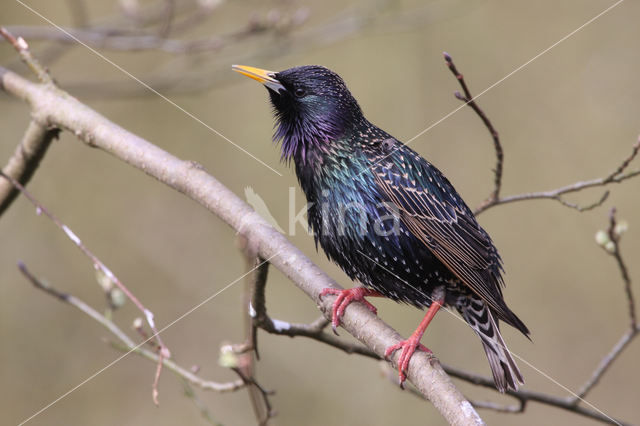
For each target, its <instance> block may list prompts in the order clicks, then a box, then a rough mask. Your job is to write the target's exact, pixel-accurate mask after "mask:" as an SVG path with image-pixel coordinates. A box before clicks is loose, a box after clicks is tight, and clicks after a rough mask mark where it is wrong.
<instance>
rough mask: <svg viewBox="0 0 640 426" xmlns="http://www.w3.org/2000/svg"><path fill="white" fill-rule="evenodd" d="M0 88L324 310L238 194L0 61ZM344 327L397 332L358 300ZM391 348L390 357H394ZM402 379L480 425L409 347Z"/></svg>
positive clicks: (378, 341)
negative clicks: (203, 214) (241, 240)
mask: <svg viewBox="0 0 640 426" xmlns="http://www.w3.org/2000/svg"><path fill="white" fill-rule="evenodd" d="M0 88H2V89H3V90H4V91H6V92H7V93H9V94H10V95H12V96H15V97H16V98H19V99H22V100H24V101H25V102H27V103H28V104H29V106H30V108H31V113H32V117H33V119H34V120H35V121H36V122H37V123H38V124H40V125H41V126H44V127H59V128H61V129H64V130H68V131H70V132H72V133H73V134H75V135H76V136H77V137H78V138H79V139H80V140H82V141H83V142H85V143H86V144H87V145H88V146H91V147H97V148H100V149H102V150H104V151H106V152H108V153H110V154H112V155H113V156H115V157H116V158H118V159H120V160H122V161H124V162H126V163H128V164H129V165H131V166H133V167H135V168H137V169H139V170H141V171H144V172H145V173H146V174H148V175H150V176H152V177H154V178H156V179H157V180H158V181H160V182H162V183H164V184H166V185H168V186H170V187H171V188H173V189H175V190H177V191H179V192H181V193H183V194H185V195H186V196H188V197H189V198H191V199H193V200H194V201H196V202H198V203H199V204H201V205H202V206H203V207H205V208H206V209H208V210H209V211H211V212H212V213H214V214H216V215H217V216H218V217H220V218H221V219H222V220H223V221H224V222H226V223H227V224H228V225H229V226H231V227H232V228H233V229H235V230H236V231H237V232H238V233H239V234H241V235H242V236H244V237H245V238H247V240H249V241H250V242H251V244H253V246H254V247H256V252H257V254H258V255H259V256H261V257H262V258H264V259H270V263H271V264H272V265H273V266H274V267H276V268H277V269H279V270H280V271H281V272H283V273H284V274H285V275H286V276H287V277H288V278H289V279H290V280H291V281H292V282H293V283H294V284H295V285H296V286H297V287H298V288H300V289H301V290H302V291H304V293H305V294H307V296H308V297H309V298H311V299H312V300H313V301H314V302H315V303H316V304H317V305H318V307H319V308H320V309H321V310H322V311H323V312H324V313H325V315H328V314H330V312H331V310H330V307H331V304H332V302H333V301H334V298H333V297H325V298H323V300H320V298H319V295H320V292H321V291H322V289H323V288H326V287H334V288H340V287H339V286H338V285H337V284H336V283H335V281H333V280H332V279H331V278H330V277H329V276H327V275H326V274H325V273H324V272H323V271H322V270H321V269H320V268H318V267H317V266H316V265H315V264H314V263H313V262H312V261H311V260H310V259H309V258H307V257H306V256H305V255H304V254H303V253H302V252H301V251H300V250H299V249H298V248H297V247H295V246H294V245H292V244H291V243H290V242H289V241H288V240H287V239H286V238H285V237H284V236H283V235H282V234H280V233H278V232H277V231H275V230H274V229H273V228H272V227H271V226H270V225H269V224H268V223H267V222H266V221H265V220H264V219H263V218H262V217H260V215H258V214H257V213H256V212H255V211H253V210H252V209H251V207H250V206H249V205H247V204H246V203H245V202H244V201H243V200H241V199H240V198H239V197H237V196H236V195H235V194H234V193H233V192H231V191H230V190H229V189H228V188H226V187H225V186H224V185H223V184H222V183H220V182H219V181H218V180H217V179H215V178H214V177H213V176H211V175H209V174H208V173H206V172H205V171H204V170H203V169H202V167H200V166H198V165H196V164H194V163H193V162H190V161H184V160H181V159H179V158H177V157H175V156H173V155H171V154H169V153H168V152H166V151H164V150H162V149H160V148H158V147H157V146H155V145H153V144H151V143H150V142H148V141H146V140H144V139H142V138H141V137H139V136H137V135H135V134H133V133H131V132H129V131H127V130H125V129H123V128H122V127H120V126H118V125H117V124H115V123H112V122H111V121H109V120H108V119H106V118H105V117H103V116H101V115H100V114H98V113H97V112H96V111H94V110H92V109H91V108H89V107H87V106H86V105H84V104H82V103H81V102H79V101H78V100H77V99H75V98H74V97H72V96H71V95H69V94H68V93H65V92H63V91H61V90H59V89H56V88H52V87H50V86H48V85H39V84H34V83H32V82H30V81H28V80H26V79H24V78H23V77H20V76H19V75H17V74H15V73H13V72H10V71H8V70H5V69H1V68H0ZM343 327H344V329H345V330H347V332H349V333H350V334H351V335H353V336H354V337H356V338H357V339H358V340H360V341H361V342H362V343H364V344H365V345H366V346H367V347H369V348H370V349H371V350H373V351H374V352H375V353H376V354H378V356H383V354H384V350H385V348H387V347H389V346H391V345H393V344H396V343H398V342H399V341H400V340H401V336H400V335H399V334H398V333H397V332H396V331H395V330H394V329H392V328H391V327H389V326H388V325H387V324H385V323H384V322H383V321H382V320H380V319H379V318H378V317H376V316H375V315H373V314H372V313H371V312H370V311H369V310H368V309H366V308H365V307H364V306H362V305H360V304H357V305H356V304H354V305H353V306H351V307H349V308H348V309H347V311H346V314H345V316H344V319H343ZM397 357H398V355H397V354H396V355H394V356H393V361H394V362H395V361H396V360H397ZM408 379H409V380H410V381H411V382H412V383H413V384H414V385H415V386H416V387H417V388H418V389H419V390H420V392H421V393H422V394H423V395H424V396H425V398H426V399H428V400H429V401H430V402H431V403H432V404H433V405H434V407H435V408H436V409H437V410H438V411H439V412H440V414H441V415H442V416H443V417H444V418H445V420H446V421H448V422H449V423H450V424H454V425H479V424H483V421H482V419H481V418H480V416H479V415H478V414H477V412H476V411H475V409H474V408H473V407H472V406H471V404H470V403H469V402H468V401H467V400H466V398H464V396H463V395H462V394H461V393H460V391H459V390H458V389H457V388H456V387H455V386H454V385H453V383H452V382H451V380H450V379H449V377H448V376H447V374H446V373H445V372H444V370H443V369H442V367H441V366H440V365H439V364H438V363H433V364H432V363H431V362H430V359H429V357H428V356H426V354H424V353H421V352H420V353H416V354H415V355H414V357H413V358H412V362H411V365H410V367H409V371H408Z"/></svg>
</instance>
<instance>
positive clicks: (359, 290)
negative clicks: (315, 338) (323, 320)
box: [320, 287, 381, 335]
mask: <svg viewBox="0 0 640 426" xmlns="http://www.w3.org/2000/svg"><path fill="white" fill-rule="evenodd" d="M328 294H330V295H332V296H338V298H337V299H336V301H335V302H333V307H332V309H331V328H332V329H333V332H334V333H335V334H336V335H338V326H340V323H341V321H342V317H343V315H344V311H345V310H346V309H347V306H349V305H350V304H351V302H362V303H364V305H365V306H366V307H367V309H369V310H370V311H371V312H373V313H374V314H377V313H378V309H377V308H376V307H375V306H373V305H372V304H371V303H369V302H368V301H367V300H366V299H365V296H381V295H380V293H378V292H377V291H375V290H369V289H366V288H364V287H356V288H350V289H347V290H338V289H336V288H325V289H324V290H322V292H321V293H320V298H321V299H322V298H323V297H324V296H326V295H328Z"/></svg>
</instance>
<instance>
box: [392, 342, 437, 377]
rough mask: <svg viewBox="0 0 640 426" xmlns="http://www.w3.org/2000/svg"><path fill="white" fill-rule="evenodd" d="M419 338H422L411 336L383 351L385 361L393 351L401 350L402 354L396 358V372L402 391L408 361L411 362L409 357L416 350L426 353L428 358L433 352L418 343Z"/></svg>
mask: <svg viewBox="0 0 640 426" xmlns="http://www.w3.org/2000/svg"><path fill="white" fill-rule="evenodd" d="M421 337H422V336H416V335H415V334H414V335H411V337H409V338H408V339H407V340H403V341H401V342H399V343H396V344H395V345H393V346H389V347H388V348H387V350H386V351H384V357H385V359H389V357H390V356H391V354H393V353H394V352H395V351H397V350H399V349H402V352H401V353H400V357H399V358H398V372H399V379H400V387H401V388H403V389H404V381H405V380H407V375H406V373H407V370H408V369H409V361H410V360H411V357H412V356H413V354H414V352H415V351H416V350H417V349H420V350H422V351H425V352H426V353H428V354H429V355H430V356H431V355H433V352H431V350H430V349H429V348H427V347H426V346H425V345H423V344H422V343H420V338H421Z"/></svg>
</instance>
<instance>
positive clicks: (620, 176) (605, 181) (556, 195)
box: [474, 137, 640, 215]
mask: <svg viewBox="0 0 640 426" xmlns="http://www.w3.org/2000/svg"><path fill="white" fill-rule="evenodd" d="M639 150H640V137H639V138H638V140H637V141H636V142H635V144H634V145H633V147H632V150H631V154H629V155H628V156H627V157H626V158H625V159H624V160H623V161H622V162H621V163H620V165H619V166H618V167H617V168H616V169H615V170H614V171H613V172H611V173H609V174H608V175H606V176H605V177H601V178H597V179H591V180H586V181H579V182H575V183H573V184H571V185H566V186H562V187H560V188H557V189H553V190H550V191H540V192H529V193H524V194H518V195H510V196H507V197H500V198H499V199H497V200H494V201H493V202H491V203H488V204H485V203H483V204H481V205H480V206H479V207H478V208H477V209H476V210H475V212H474V213H475V214H476V215H479V214H480V213H482V212H484V211H485V210H487V209H489V208H491V207H495V206H498V205H501V204H507V203H513V202H517V201H524V200H540V199H550V200H556V201H559V202H560V203H562V204H563V205H565V206H568V207H572V208H576V209H577V210H580V211H584V210H588V209H590V208H594V207H597V206H599V205H601V204H602V203H603V202H604V200H605V199H606V197H607V196H608V194H606V193H605V195H603V196H602V197H601V198H600V200H599V201H598V202H596V203H595V204H593V205H590V206H587V207H582V208H580V207H579V206H576V205H574V204H570V203H568V202H566V201H564V199H563V198H562V196H563V195H566V194H570V193H573V192H579V191H582V190H584V189H588V188H596V187H603V186H607V185H609V184H612V183H621V182H624V181H625V180H627V179H631V178H634V177H636V176H639V175H640V169H637V170H632V171H628V172H626V173H625V171H626V169H627V168H628V166H629V164H630V163H631V162H632V161H633V159H634V158H635V157H636V156H637V154H638V151H639Z"/></svg>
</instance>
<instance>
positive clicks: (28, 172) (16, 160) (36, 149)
mask: <svg viewBox="0 0 640 426" xmlns="http://www.w3.org/2000/svg"><path fill="white" fill-rule="evenodd" d="M59 132H60V131H59V129H56V128H53V129H47V128H45V127H43V126H41V125H40V124H38V123H36V122H35V121H31V122H30V123H29V127H28V128H27V131H26V132H25V134H24V137H23V138H22V141H20V143H19V144H18V146H17V147H16V150H15V152H14V153H13V155H12V156H11V158H9V161H8V162H7V165H6V166H4V168H3V169H2V172H3V173H4V174H5V175H7V176H11V177H12V178H14V179H15V180H16V181H18V182H20V183H21V184H22V185H26V184H27V183H28V182H29V181H30V180H31V177H32V176H33V174H34V173H35V171H36V169H37V168H38V165H39V164H40V160H42V158H43V157H44V154H45V153H46V152H47V149H48V148H49V145H50V144H51V141H52V140H53V139H56V138H57V137H58V133H59ZM18 193H19V192H18V190H17V189H15V188H14V186H13V185H12V184H11V182H9V181H8V180H6V179H1V180H0V215H2V214H3V213H4V211H5V210H6V209H7V208H8V207H9V206H10V205H11V203H12V202H13V200H15V198H16V197H17V196H18Z"/></svg>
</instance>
